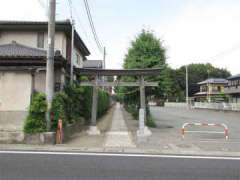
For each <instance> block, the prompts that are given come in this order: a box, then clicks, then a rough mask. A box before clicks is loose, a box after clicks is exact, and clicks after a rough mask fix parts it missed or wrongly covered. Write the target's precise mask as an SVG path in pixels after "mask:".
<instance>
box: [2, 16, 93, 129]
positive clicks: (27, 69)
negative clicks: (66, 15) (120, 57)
mask: <svg viewBox="0 0 240 180" xmlns="http://www.w3.org/2000/svg"><path fill="white" fill-rule="evenodd" d="M47 28H48V26H47V22H23V21H20V22H19V21H0V131H1V128H2V129H5V130H6V129H8V130H21V128H22V123H23V120H24V119H25V117H26V115H27V111H28V107H29V104H30V99H31V95H32V93H33V92H34V91H39V92H45V80H46V54H47V51H46V50H47ZM71 48H72V47H71V23H70V21H68V20H67V21H59V22H56V35H55V57H54V59H55V62H54V69H55V70H54V71H55V82H54V87H55V91H59V90H61V89H62V87H63V85H64V84H65V82H66V80H67V79H69V71H70V70H69V64H70V59H71ZM88 55H90V52H89V50H88V48H87V47H86V45H85V44H84V42H83V41H82V39H81V38H80V36H79V35H78V33H77V32H76V31H75V33H74V66H75V67H76V68H82V67H83V64H84V62H85V61H86V60H87V58H86V57H87V56H88Z"/></svg>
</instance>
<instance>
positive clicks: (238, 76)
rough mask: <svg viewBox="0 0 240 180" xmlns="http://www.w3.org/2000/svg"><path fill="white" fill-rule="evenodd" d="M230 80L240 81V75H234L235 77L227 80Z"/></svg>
mask: <svg viewBox="0 0 240 180" xmlns="http://www.w3.org/2000/svg"><path fill="white" fill-rule="evenodd" d="M227 79H228V80H233V79H240V74H237V75H234V76H231V77H229V78H227Z"/></svg>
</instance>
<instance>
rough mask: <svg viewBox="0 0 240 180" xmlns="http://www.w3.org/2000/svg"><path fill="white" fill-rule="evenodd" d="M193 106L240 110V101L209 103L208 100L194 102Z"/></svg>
mask: <svg viewBox="0 0 240 180" xmlns="http://www.w3.org/2000/svg"><path fill="white" fill-rule="evenodd" d="M193 108H199V109H215V110H227V111H240V103H225V102H221V103H207V102H194V105H193Z"/></svg>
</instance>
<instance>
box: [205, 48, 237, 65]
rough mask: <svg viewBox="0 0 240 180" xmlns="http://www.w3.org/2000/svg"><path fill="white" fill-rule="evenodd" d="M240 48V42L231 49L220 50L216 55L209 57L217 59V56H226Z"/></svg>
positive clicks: (213, 59)
mask: <svg viewBox="0 0 240 180" xmlns="http://www.w3.org/2000/svg"><path fill="white" fill-rule="evenodd" d="M239 48H240V44H236V45H235V46H232V47H231V48H230V49H227V50H225V51H222V52H220V53H218V54H216V55H215V56H212V57H210V58H208V59H209V60H212V61H215V60H217V59H216V58H219V57H222V56H226V55H227V54H229V53H232V52H234V51H236V50H238V49H239Z"/></svg>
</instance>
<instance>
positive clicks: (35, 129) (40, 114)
mask: <svg viewBox="0 0 240 180" xmlns="http://www.w3.org/2000/svg"><path fill="white" fill-rule="evenodd" d="M46 111H47V102H46V96H45V94H43V93H34V94H33V96H32V100H31V104H30V107H29V111H28V116H27V118H26V120H25V122H24V132H25V133H29V134H34V133H41V132H46V130H47V128H46V121H45V113H46Z"/></svg>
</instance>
